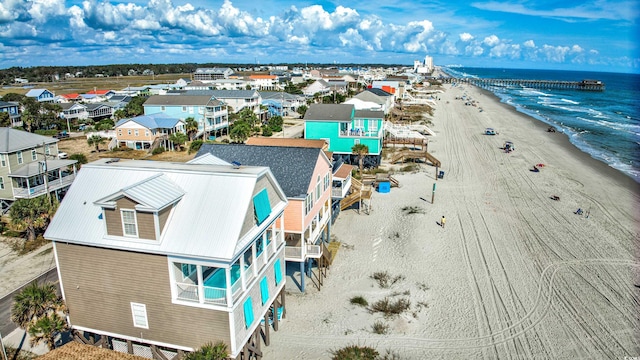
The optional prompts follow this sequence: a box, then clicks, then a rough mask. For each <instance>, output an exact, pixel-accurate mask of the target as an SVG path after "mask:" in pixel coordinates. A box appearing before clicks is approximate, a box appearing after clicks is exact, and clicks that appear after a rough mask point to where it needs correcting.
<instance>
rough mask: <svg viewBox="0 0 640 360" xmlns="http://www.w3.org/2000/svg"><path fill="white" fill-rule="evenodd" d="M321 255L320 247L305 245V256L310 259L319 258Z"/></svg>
mask: <svg viewBox="0 0 640 360" xmlns="http://www.w3.org/2000/svg"><path fill="white" fill-rule="evenodd" d="M321 255H322V247H321V246H320V245H307V256H308V257H310V258H319V257H320V256H321Z"/></svg>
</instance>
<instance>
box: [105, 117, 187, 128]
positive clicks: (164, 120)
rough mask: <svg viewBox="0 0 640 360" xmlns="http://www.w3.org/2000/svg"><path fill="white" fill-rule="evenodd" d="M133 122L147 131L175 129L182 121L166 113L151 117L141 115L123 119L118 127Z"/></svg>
mask: <svg viewBox="0 0 640 360" xmlns="http://www.w3.org/2000/svg"><path fill="white" fill-rule="evenodd" d="M129 121H133V122H135V123H136V124H140V125H141V126H144V127H146V128H147V129H150V130H153V129H173V128H175V127H176V126H177V125H178V123H180V122H181V121H182V120H180V119H177V118H174V117H171V116H168V115H167V114H165V113H155V114H150V115H140V116H136V117H133V118H131V119H122V120H120V121H118V123H117V124H116V127H118V126H122V125H124V124H125V123H127V122H129Z"/></svg>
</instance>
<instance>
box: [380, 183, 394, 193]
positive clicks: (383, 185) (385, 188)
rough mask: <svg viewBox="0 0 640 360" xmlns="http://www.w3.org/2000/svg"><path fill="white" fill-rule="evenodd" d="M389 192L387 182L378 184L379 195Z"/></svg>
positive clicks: (389, 184) (389, 187) (389, 186)
mask: <svg viewBox="0 0 640 360" xmlns="http://www.w3.org/2000/svg"><path fill="white" fill-rule="evenodd" d="M390 191H391V183H390V182H388V181H381V182H380V183H378V192H379V193H388V192H390Z"/></svg>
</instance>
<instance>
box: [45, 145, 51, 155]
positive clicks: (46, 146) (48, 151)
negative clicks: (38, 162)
mask: <svg viewBox="0 0 640 360" xmlns="http://www.w3.org/2000/svg"><path fill="white" fill-rule="evenodd" d="M44 153H45V155H51V148H50V147H49V145H45V146H44Z"/></svg>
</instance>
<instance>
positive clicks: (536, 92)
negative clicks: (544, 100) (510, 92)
mask: <svg viewBox="0 0 640 360" xmlns="http://www.w3.org/2000/svg"><path fill="white" fill-rule="evenodd" d="M518 92H519V93H520V94H522V95H538V96H554V95H553V94H547V93H545V92H542V91H540V90H536V89H532V88H522V89H520V90H518Z"/></svg>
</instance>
